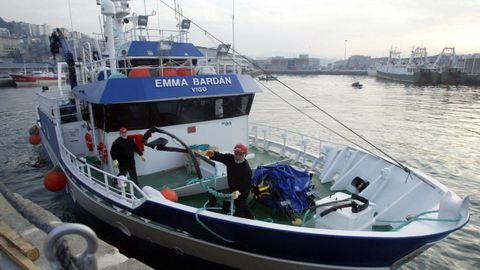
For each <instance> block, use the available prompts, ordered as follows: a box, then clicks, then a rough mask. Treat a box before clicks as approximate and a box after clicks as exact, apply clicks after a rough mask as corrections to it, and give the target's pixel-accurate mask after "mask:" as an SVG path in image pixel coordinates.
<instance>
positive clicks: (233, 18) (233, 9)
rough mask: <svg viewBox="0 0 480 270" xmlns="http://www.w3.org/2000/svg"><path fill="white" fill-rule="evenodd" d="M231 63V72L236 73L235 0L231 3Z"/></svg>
mask: <svg viewBox="0 0 480 270" xmlns="http://www.w3.org/2000/svg"><path fill="white" fill-rule="evenodd" d="M232 54H233V55H232V61H233V70H232V73H233V74H235V73H237V72H236V71H237V65H236V63H235V0H233V1H232Z"/></svg>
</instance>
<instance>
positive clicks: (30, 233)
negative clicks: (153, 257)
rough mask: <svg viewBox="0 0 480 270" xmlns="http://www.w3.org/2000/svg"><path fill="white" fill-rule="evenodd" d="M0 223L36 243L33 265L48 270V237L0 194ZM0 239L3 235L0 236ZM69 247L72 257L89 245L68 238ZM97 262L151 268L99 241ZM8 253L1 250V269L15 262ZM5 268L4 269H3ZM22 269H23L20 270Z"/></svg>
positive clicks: (51, 218) (31, 205)
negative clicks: (46, 251) (46, 247)
mask: <svg viewBox="0 0 480 270" xmlns="http://www.w3.org/2000/svg"><path fill="white" fill-rule="evenodd" d="M14 196H15V198H16V199H17V200H19V201H21V202H22V204H23V205H25V206H26V207H27V208H29V209H31V210H33V211H35V212H36V213H38V215H40V216H42V217H44V218H45V220H48V221H49V222H50V224H52V225H54V226H56V225H59V224H61V223H62V222H61V221H60V220H59V219H58V218H57V217H56V216H55V215H53V214H52V213H50V212H48V211H46V210H45V209H43V208H41V207H40V206H39V205H37V204H35V203H33V202H31V201H30V200H27V199H25V198H23V197H21V196H20V195H18V194H14ZM0 220H1V221H3V222H4V223H5V224H7V225H8V226H9V227H10V228H12V229H13V230H14V231H15V232H16V233H17V234H18V235H20V236H21V237H23V238H24V239H25V240H27V241H28V242H30V243H31V244H33V245H34V246H35V247H37V248H38V249H39V251H40V257H39V258H38V259H36V260H35V261H33V263H34V264H35V265H36V266H37V267H38V268H39V269H48V261H47V260H46V258H45V252H44V249H43V245H44V243H45V239H46V237H47V234H45V233H44V232H43V231H42V230H40V229H38V228H37V227H35V226H34V225H32V224H31V223H30V222H29V221H28V220H26V219H25V218H23V217H22V215H21V214H20V213H19V212H17V210H15V209H14V208H13V207H12V205H11V204H10V203H9V202H8V200H7V199H6V198H5V197H4V196H3V195H2V194H1V193H0ZM0 237H1V236H0ZM65 239H67V242H68V246H69V247H70V250H71V252H72V253H73V254H79V253H82V252H83V251H84V250H85V247H86V242H85V241H84V240H83V239H82V238H81V237H79V236H76V235H71V236H66V237H65ZM95 257H96V259H97V266H98V269H105V270H107V269H111V270H113V269H120V270H122V269H125V270H128V269H137V270H143V269H152V268H150V267H149V266H147V265H145V264H143V263H142V262H140V261H137V260H136V259H130V258H127V257H126V256H124V255H123V254H121V253H120V252H119V251H118V249H117V248H115V247H113V246H111V245H109V244H107V243H105V242H104V241H102V240H101V239H98V249H97V252H96V253H95ZM7 258H8V257H7V256H6V254H5V253H3V252H1V251H0V269H3V266H5V267H7V266H8V265H9V264H11V263H12V261H11V260H9V259H7ZM2 265H3V266H2ZM8 269H15V268H14V267H11V266H9V267H8ZM18 269H21V268H18Z"/></svg>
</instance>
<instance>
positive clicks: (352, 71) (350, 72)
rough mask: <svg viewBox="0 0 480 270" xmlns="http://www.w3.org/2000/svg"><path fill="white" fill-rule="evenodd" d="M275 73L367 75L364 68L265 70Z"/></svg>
mask: <svg viewBox="0 0 480 270" xmlns="http://www.w3.org/2000/svg"><path fill="white" fill-rule="evenodd" d="M265 72H267V73H269V74H276V75H360V76H364V75H365V76H366V75H368V73H367V71H366V70H356V69H334V70H265Z"/></svg>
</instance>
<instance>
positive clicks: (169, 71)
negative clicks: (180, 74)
mask: <svg viewBox="0 0 480 270" xmlns="http://www.w3.org/2000/svg"><path fill="white" fill-rule="evenodd" d="M160 72H161V74H160V76H177V70H176V69H174V68H164V69H163V70H160Z"/></svg>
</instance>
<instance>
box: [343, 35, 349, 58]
mask: <svg viewBox="0 0 480 270" xmlns="http://www.w3.org/2000/svg"><path fill="white" fill-rule="evenodd" d="M347 41H348V40H346V39H345V52H344V53H343V60H347Z"/></svg>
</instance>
